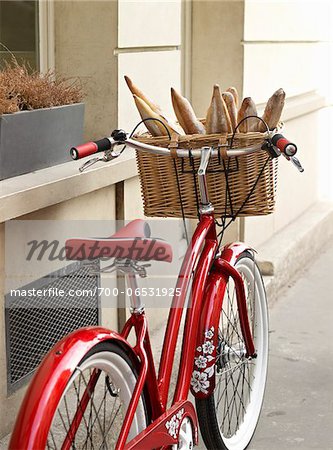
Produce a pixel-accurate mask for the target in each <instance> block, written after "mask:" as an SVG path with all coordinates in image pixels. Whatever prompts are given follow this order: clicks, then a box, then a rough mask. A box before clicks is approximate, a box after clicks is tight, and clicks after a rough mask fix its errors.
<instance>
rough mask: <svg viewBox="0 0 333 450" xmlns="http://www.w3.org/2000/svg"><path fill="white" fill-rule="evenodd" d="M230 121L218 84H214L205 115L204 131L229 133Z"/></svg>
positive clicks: (208, 132)
mask: <svg viewBox="0 0 333 450" xmlns="http://www.w3.org/2000/svg"><path fill="white" fill-rule="evenodd" d="M230 132H231V123H230V117H229V113H228V109H227V106H226V104H225V102H224V100H223V98H222V94H221V90H220V86H219V85H218V84H215V85H214V88H213V95H212V100H211V102H210V105H209V108H208V111H207V115H206V133H207V134H215V133H230Z"/></svg>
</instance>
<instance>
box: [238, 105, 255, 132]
mask: <svg viewBox="0 0 333 450" xmlns="http://www.w3.org/2000/svg"><path fill="white" fill-rule="evenodd" d="M256 115H257V107H256V105H255V103H254V101H253V100H252V98H251V97H246V98H244V100H243V102H242V105H241V107H240V110H239V111H238V123H240V122H241V121H242V120H243V119H245V117H248V116H256ZM258 122H259V120H258V119H255V118H251V119H248V120H244V122H243V123H242V124H241V125H240V126H239V131H240V132H241V133H248V132H249V131H257V130H258Z"/></svg>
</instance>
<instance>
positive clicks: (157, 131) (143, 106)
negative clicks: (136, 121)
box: [133, 95, 180, 136]
mask: <svg viewBox="0 0 333 450" xmlns="http://www.w3.org/2000/svg"><path fill="white" fill-rule="evenodd" d="M133 97H134V101H135V104H136V107H137V108H138V111H139V114H140V116H141V118H142V120H144V119H148V118H152V119H158V120H160V121H161V122H163V123H164V125H165V127H166V128H167V129H168V131H169V133H170V134H172V133H177V134H180V132H179V130H178V129H176V128H175V127H174V126H172V125H171V124H170V123H169V122H168V121H167V120H166V119H165V118H164V117H163V116H161V114H158V113H156V112H155V111H153V110H152V109H151V107H150V106H149V105H147V103H146V102H145V101H144V100H142V98H140V97H138V96H137V95H133ZM161 122H158V121H157V120H147V121H146V122H145V125H146V127H147V129H148V131H149V132H150V134H151V135H152V136H167V135H168V132H167V130H166V129H165V127H164V126H163V125H162V124H161Z"/></svg>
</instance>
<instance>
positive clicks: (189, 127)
mask: <svg viewBox="0 0 333 450" xmlns="http://www.w3.org/2000/svg"><path fill="white" fill-rule="evenodd" d="M171 99H172V105H173V109H174V111H175V114H176V117H177V119H178V121H179V123H180V125H181V127H182V128H183V129H184V131H185V133H186V134H205V127H204V126H203V124H202V123H201V122H200V121H199V120H198V119H197V117H196V115H195V113H194V111H193V108H192V105H191V103H190V102H189V101H188V100H187V98H185V97H183V96H182V95H180V94H179V93H178V92H177V91H176V90H175V89H174V88H171Z"/></svg>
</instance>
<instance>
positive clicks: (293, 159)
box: [290, 156, 304, 173]
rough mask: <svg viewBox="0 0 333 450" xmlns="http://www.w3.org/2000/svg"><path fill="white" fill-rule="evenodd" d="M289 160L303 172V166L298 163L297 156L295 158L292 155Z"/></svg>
mask: <svg viewBox="0 0 333 450" xmlns="http://www.w3.org/2000/svg"><path fill="white" fill-rule="evenodd" d="M290 159H291V162H292V163H293V164H294V166H295V167H296V168H297V169H298V170H299V171H300V172H301V173H302V172H304V168H303V166H302V164H301V163H300V160H299V159H298V158H296V156H292V157H291V158H290Z"/></svg>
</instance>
